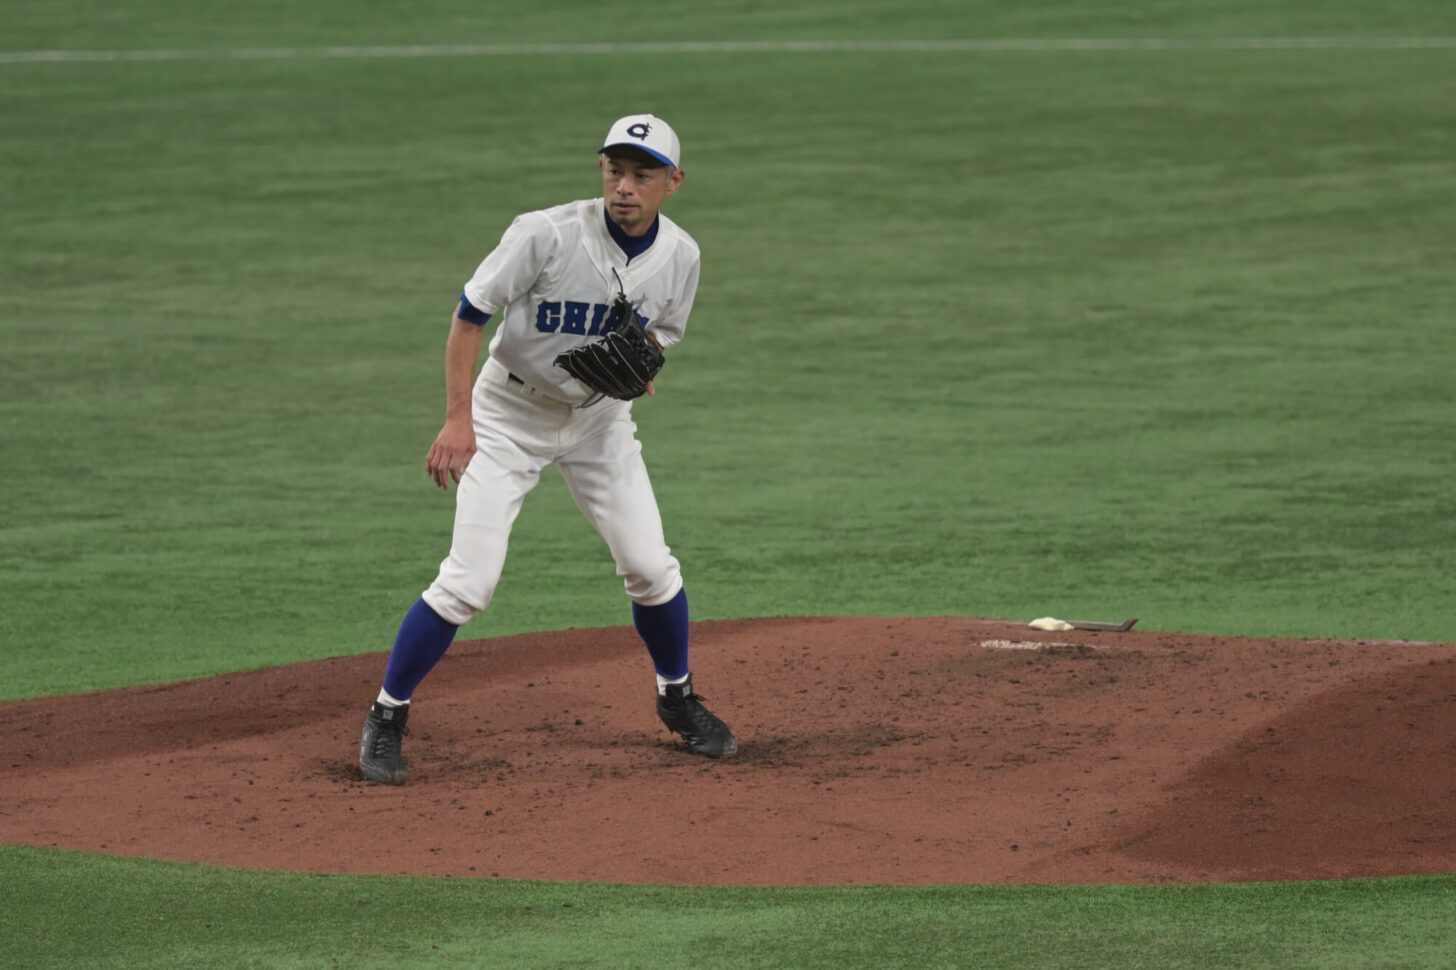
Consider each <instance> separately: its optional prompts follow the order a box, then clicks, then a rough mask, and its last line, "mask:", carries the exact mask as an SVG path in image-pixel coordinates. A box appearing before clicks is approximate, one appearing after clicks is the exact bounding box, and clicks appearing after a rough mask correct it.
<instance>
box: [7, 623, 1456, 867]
mask: <svg viewBox="0 0 1456 970" xmlns="http://www.w3.org/2000/svg"><path fill="white" fill-rule="evenodd" d="M693 637H694V646H693V658H694V678H693V679H694V682H695V686H696V687H697V689H698V691H699V693H701V694H703V695H706V697H707V699H708V706H709V707H710V708H711V709H712V710H713V711H714V712H715V713H717V714H718V715H719V716H721V717H722V718H723V719H724V720H725V721H727V722H728V724H730V725H731V726H732V727H733V728H734V730H735V732H736V733H737V735H738V739H739V754H738V756H737V757H735V758H732V759H728V760H725V761H721V762H714V761H707V760H704V759H701V758H698V757H695V756H693V755H691V754H689V753H688V752H687V750H686V748H685V747H684V746H683V745H682V744H681V743H680V742H678V741H677V740H676V739H675V738H673V737H672V736H670V735H669V734H667V732H666V731H665V730H664V729H663V728H662V727H661V726H660V725H659V724H658V722H657V719H656V716H655V713H654V709H653V678H652V669H651V665H650V663H649V662H648V660H647V656H646V653H645V651H643V649H642V647H641V644H640V642H639V641H638V640H637V639H636V634H635V633H634V632H633V631H632V630H631V629H630V628H610V629H597V630H570V631H564V632H557V633H542V634H532V635H527V636H514V637H504V638H500V639H494V640H475V641H467V642H461V643H457V644H456V645H455V646H453V647H452V648H451V650H450V652H449V653H448V654H447V655H446V657H445V659H444V660H443V661H442V662H441V664H440V665H439V667H437V668H436V669H435V671H434V672H433V673H432V674H431V675H430V677H429V678H428V679H427V680H426V681H425V683H424V684H423V685H422V687H421V688H420V690H419V691H418V692H417V693H416V695H415V706H414V709H413V711H412V713H411V716H410V729H411V732H412V733H411V734H410V736H409V737H407V738H406V739H405V753H406V755H407V757H408V758H409V760H410V771H411V776H410V780H409V783H408V784H407V785H405V786H403V787H401V788H390V787H384V786H379V785H374V784H370V783H366V782H363V781H361V780H360V779H359V776H358V773H357V769H356V767H355V758H356V746H357V743H358V736H359V729H360V727H361V725H362V723H363V717H364V713H365V711H366V710H367V708H368V706H369V704H370V702H372V701H373V699H374V695H375V693H376V692H377V690H378V686H379V678H380V676H381V675H382V673H383V668H384V656H383V655H382V654H374V655H368V656H362V657H344V658H338V659H333V660H326V661H318V662H313V663H305V664H298V665H296V666H291V667H286V668H279V669H272V670H262V671H256V672H252V673H244V674H233V675H229V676H224V677H214V678H209V679H206V680H199V681H189V682H186V683H181V684H171V685H165V686H160V687H144V688H134V689H128V690H118V691H108V692H104V693H98V694H88V695H80V696H74V697H61V698H44V699H40V700H33V701H23V702H18V703H11V704H5V705H0V736H3V737H4V738H5V739H6V755H7V757H6V762H7V763H6V765H5V769H6V770H5V785H4V786H3V790H0V841H5V842H11V843H24V844H30V845H42V846H59V847H63V848H74V849H85V850H90V851H100V852H112V853H119V854H125V855H136V856H153V857H157V858H163V859H176V860H188V861H198V862H208V863H218V864H224V865H234V866H247V867H255V868H267V869H291V870H302V871H317V872H356V873H413V874H424V875H447V874H448V875H454V876H482V877H491V876H500V877H510V878H523V879H553V880H592V881H599V882H640V883H676V884H753V885H804V884H812V885H831V884H842V883H881V884H921V883H1004V882H1047V883H1093V882H1166V881H1179V882H1183V881H1210V880H1267V879H1324V878H1343V877H1350V876H1383V875H1396V874H1416V873H1435V872H1450V871H1456V772H1453V770H1452V766H1453V765H1456V647H1452V646H1450V645H1442V644H1426V643H1408V642H1368V641H1314V640H1275V639H1234V638H1228V637H1207V636H1192V635H1187V634H1173V633H1152V632H1143V631H1133V632H1127V633H1086V632H1068V633H1041V632H1037V631H1033V630H1031V629H1029V628H1028V627H1027V625H1026V624H1025V623H1012V622H1004V621H987V620H974V619H965V618H936V619H863V618H816V619H774V620H758V621H731V622H711V623H699V624H695V625H694V627H693Z"/></svg>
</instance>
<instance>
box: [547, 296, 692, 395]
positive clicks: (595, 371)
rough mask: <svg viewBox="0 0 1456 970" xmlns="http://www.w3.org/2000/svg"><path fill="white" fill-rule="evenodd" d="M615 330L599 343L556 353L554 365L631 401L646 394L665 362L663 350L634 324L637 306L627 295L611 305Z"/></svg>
mask: <svg viewBox="0 0 1456 970" xmlns="http://www.w3.org/2000/svg"><path fill="white" fill-rule="evenodd" d="M609 319H612V320H614V321H615V322H616V329H615V330H612V331H609V332H608V333H607V334H605V335H604V336H602V337H601V339H599V340H594V341H592V342H591V343H589V344H582V345H581V346H580V347H577V348H575V349H574V350H568V351H567V352H566V353H564V354H557V356H556V366H557V367H560V368H563V369H564V370H565V371H566V372H567V373H568V374H570V375H571V376H572V377H575V378H576V379H577V380H579V381H581V382H582V383H583V384H585V385H586V386H587V387H590V388H591V389H592V390H594V391H597V392H598V393H600V394H605V395H607V396H608V397H614V398H617V399H618V400H620V401H630V400H632V399H633V398H635V397H641V396H642V395H643V394H645V393H647V384H648V382H649V381H651V380H652V379H653V378H654V377H656V376H657V372H658V371H660V370H662V365H663V364H664V363H665V361H664V358H663V356H662V350H661V349H660V348H659V347H658V346H657V343H656V342H655V341H654V340H653V339H652V338H651V337H649V336H648V335H647V331H646V330H645V329H643V327H642V325H641V324H640V323H638V322H637V307H636V305H635V304H633V303H632V302H631V301H630V300H628V299H627V297H626V295H625V294H624V295H620V296H618V297H617V299H616V302H614V303H613V304H612V311H611V317H610V318H609Z"/></svg>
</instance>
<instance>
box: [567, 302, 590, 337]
mask: <svg viewBox="0 0 1456 970" xmlns="http://www.w3.org/2000/svg"><path fill="white" fill-rule="evenodd" d="M590 309H591V304H590V303H577V302H576V301H575V300H567V301H566V316H565V317H563V318H562V321H561V332H562V333H574V334H579V335H581V336H585V335H586V311H588V310H590Z"/></svg>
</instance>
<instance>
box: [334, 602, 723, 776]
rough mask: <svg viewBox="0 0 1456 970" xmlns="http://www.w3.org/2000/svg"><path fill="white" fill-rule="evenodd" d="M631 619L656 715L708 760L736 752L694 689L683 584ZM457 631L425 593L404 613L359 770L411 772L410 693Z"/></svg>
mask: <svg viewBox="0 0 1456 970" xmlns="http://www.w3.org/2000/svg"><path fill="white" fill-rule="evenodd" d="M632 622H633V625H635V626H636V627H637V632H638V634H640V635H641V637H642V642H643V643H644V644H646V646H647V652H648V653H649V654H651V656H652V666H653V668H654V669H655V670H656V672H657V716H658V718H659V719H661V721H662V723H663V724H664V725H666V727H667V729H668V730H670V731H672V732H674V733H676V734H677V735H679V736H680V737H682V739H683V740H684V741H686V742H687V744H688V747H689V748H690V749H691V750H692V751H693V753H695V754H700V755H703V756H705V757H708V758H727V757H731V756H732V755H734V754H736V753H737V751H738V742H737V740H735V739H734V737H733V732H732V731H730V730H728V725H726V724H724V723H723V722H722V721H721V720H719V719H718V718H717V717H716V716H714V714H713V712H711V711H709V710H708V709H707V708H706V707H704V706H703V700H704V698H702V697H701V696H699V695H698V694H695V693H694V692H693V679H692V676H691V675H690V674H689V673H688V598H687V593H686V592H684V591H682V590H679V591H678V594H677V595H676V596H674V597H673V598H672V599H670V600H668V601H667V602H666V603H663V604H662V605H661V606H641V605H639V604H637V603H633V604H632ZM458 630H459V627H457V626H455V625H454V624H452V623H449V622H447V621H446V620H444V619H443V618H441V617H440V615H439V614H438V613H436V612H435V611H434V610H432V609H430V607H429V605H428V604H427V603H425V601H424V600H422V599H421V600H418V601H416V602H415V604H414V606H412V607H410V610H409V612H408V613H406V614H405V617H404V621H403V622H402V623H400V626H399V633H398V635H396V637H395V639H394V647H393V649H391V650H390V652H389V663H388V665H387V666H386V667H385V671H384V685H383V688H382V689H381V690H380V692H379V698H378V699H377V700H376V701H375V702H374V705H373V706H372V707H370V709H369V714H368V715H367V716H366V717H365V718H364V731H363V733H362V734H361V735H360V737H359V771H360V773H361V774H363V776H364V777H365V778H367V779H369V780H370V781H377V782H379V783H381V784H385V785H402V784H404V781H405V778H406V777H407V776H408V774H409V770H408V766H407V765H406V763H405V760H404V752H403V743H404V736H405V735H406V734H408V733H409V731H408V729H407V724H408V723H409V699H410V696H411V695H412V694H414V691H415V688H416V687H418V686H419V684H420V681H422V680H424V679H425V675H426V674H428V673H429V672H430V670H431V669H432V668H433V667H434V666H435V664H437V663H439V661H440V658H441V657H443V656H444V655H445V651H446V650H448V649H449V647H450V644H451V642H453V641H454V639H455V633H456V631H458Z"/></svg>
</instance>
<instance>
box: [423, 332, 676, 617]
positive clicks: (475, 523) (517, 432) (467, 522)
mask: <svg viewBox="0 0 1456 970" xmlns="http://www.w3.org/2000/svg"><path fill="white" fill-rule="evenodd" d="M472 410H473V416H474V421H475V445H476V452H475V455H474V456H473V457H472V458H471V459H470V464H469V465H468V466H467V467H466V469H465V474H464V475H462V476H461V479H460V484H459V487H458V489H457V492H456V495H455V530H454V535H453V538H452V540H451V545H450V555H449V556H447V557H446V558H445V560H444V561H443V562H441V563H440V572H439V575H438V576H436V578H435V581H434V582H433V583H431V584H430V588H429V589H427V590H425V592H424V600H425V602H426V603H428V604H429V606H430V608H431V609H433V610H434V611H435V612H436V613H438V614H439V615H440V616H441V617H442V618H444V619H445V620H446V621H448V622H450V623H453V624H455V625H456V626H460V625H462V624H464V623H465V621H467V620H469V619H470V617H471V616H472V615H474V614H475V613H478V612H480V611H481V610H484V609H485V608H486V607H487V606H489V605H490V599H491V596H492V595H493V594H494V593H495V588H496V584H497V583H498V582H499V581H500V575H501V570H502V569H503V568H504V566H505V560H506V546H507V545H508V542H509V539H510V534H511V526H512V525H513V524H514V523H515V521H516V516H517V515H518V514H519V513H520V511H521V503H522V502H524V501H525V498H526V495H527V494H529V493H530V491H531V490H532V489H533V488H535V487H536V483H537V482H538V481H540V478H541V470H542V469H543V468H545V467H546V466H547V465H550V464H553V463H554V464H555V465H556V467H558V468H559V469H561V475H562V477H563V478H565V479H566V486H567V488H568V489H569V490H570V492H571V496H572V498H573V499H575V500H576V505H577V507H578V508H579V509H581V511H582V514H583V515H585V516H586V519H587V521H588V522H590V523H591V524H592V526H593V527H594V528H595V529H596V530H597V532H598V533H599V534H600V535H601V537H602V538H603V539H604V540H606V543H607V547H608V548H609V549H610V550H611V552H612V558H613V559H614V560H616V563H617V575H618V576H620V577H622V580H623V583H624V585H625V586H626V590H627V595H628V596H629V597H630V598H631V599H632V600H633V601H634V602H637V603H640V604H642V605H643V606H660V605H662V604H663V603H666V602H667V601H668V600H670V599H672V598H673V597H674V596H676V595H677V593H678V590H680V589H682V574H681V570H680V567H679V565H678V561H677V559H675V558H674V557H673V555H672V553H671V551H670V550H669V549H668V546H667V542H666V540H665V538H664V537H663V531H662V515H661V513H660V512H659V511H658V509H657V497H656V496H655V495H654V494H653V493H652V483H651V481H650V480H649V479H648V477H647V466H646V465H645V464H644V463H643V461H642V444H641V442H639V441H638V440H637V425H636V424H635V423H634V422H633V421H632V409H631V407H630V405H629V404H628V403H627V402H625V401H617V400H613V399H612V398H607V399H605V400H603V401H601V402H599V403H597V404H595V405H593V406H591V407H589V408H573V407H571V406H570V405H567V404H562V403H561V402H559V401H555V400H553V399H551V398H548V397H545V396H543V395H542V394H540V393H539V392H538V391H535V390H534V389H532V388H529V387H527V386H525V385H523V384H520V383H518V382H516V381H514V380H512V379H511V378H510V376H509V374H508V373H507V371H506V369H505V368H504V367H503V366H502V365H501V364H499V363H497V362H496V361H495V360H493V359H487V360H486V363H485V369H484V370H483V371H482V375H481V379H480V380H479V381H477V383H476V386H475V390H474V395H473V398H472Z"/></svg>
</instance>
